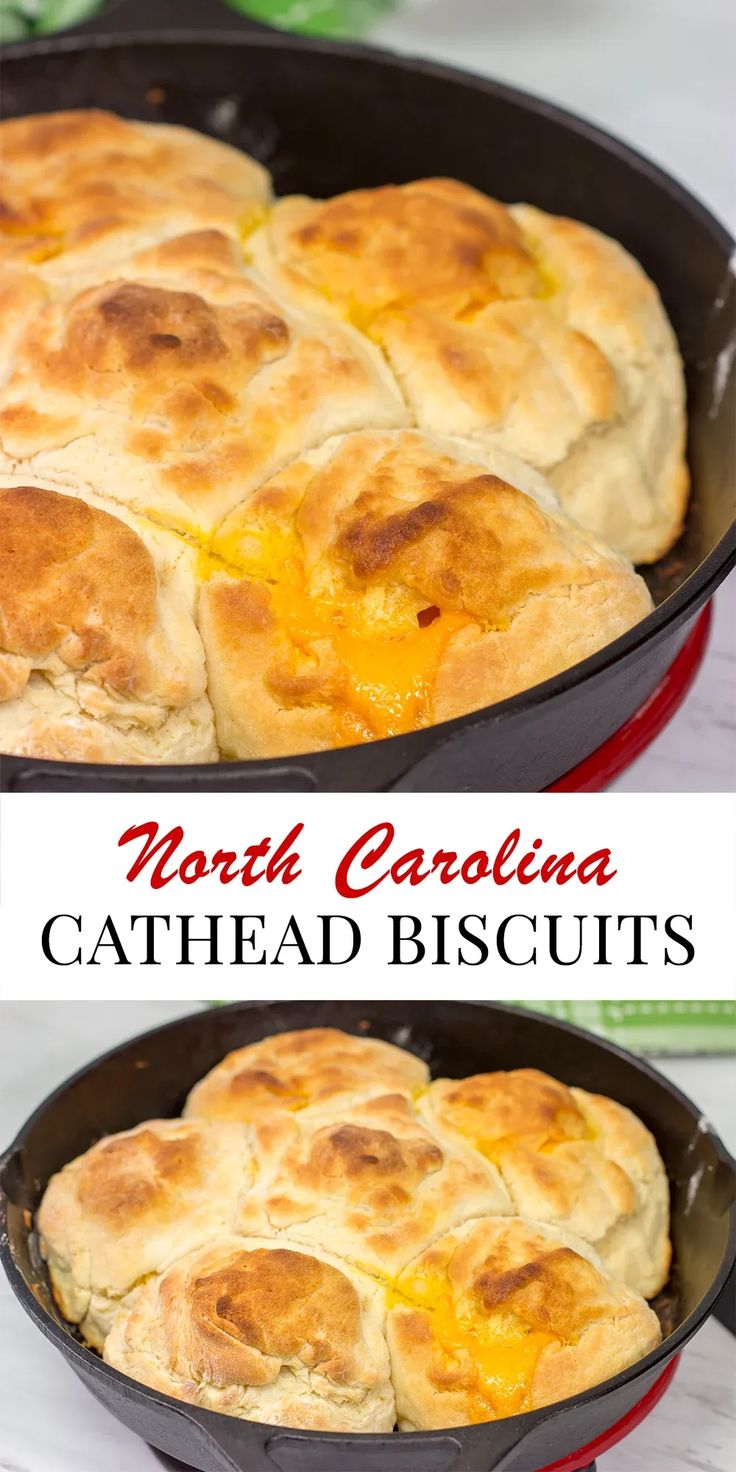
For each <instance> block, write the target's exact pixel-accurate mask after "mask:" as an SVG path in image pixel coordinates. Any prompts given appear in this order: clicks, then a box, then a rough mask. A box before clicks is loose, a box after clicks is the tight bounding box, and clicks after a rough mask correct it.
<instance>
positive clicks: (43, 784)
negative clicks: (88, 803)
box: [0, 756, 320, 793]
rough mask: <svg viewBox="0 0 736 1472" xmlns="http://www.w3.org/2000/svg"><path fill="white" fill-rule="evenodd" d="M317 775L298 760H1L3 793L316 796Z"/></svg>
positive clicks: (0, 787)
mask: <svg viewBox="0 0 736 1472" xmlns="http://www.w3.org/2000/svg"><path fill="white" fill-rule="evenodd" d="M319 786H320V784H319V781H318V779H317V776H316V775H315V773H314V772H313V771H312V770H311V769H310V768H308V767H306V766H301V765H299V764H297V763H296V762H285V763H283V764H281V765H279V764H276V763H274V764H271V763H270V762H264V763H260V762H253V763H251V764H250V765H249V767H248V768H246V769H242V768H241V769H240V770H239V771H237V772H235V771H234V770H233V769H232V768H231V767H230V766H229V764H228V763H227V762H211V763H208V764H207V765H201V766H195V767H114V766H109V767H103V766H93V765H85V764H84V763H83V762H45V761H31V762H26V761H25V760H24V759H23V758H22V757H10V756H6V757H3V756H0V792H144V793H145V792H157V793H158V792H176V793H181V792H316V791H318V790H319Z"/></svg>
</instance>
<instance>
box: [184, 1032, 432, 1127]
mask: <svg viewBox="0 0 736 1472" xmlns="http://www.w3.org/2000/svg"><path fill="white" fill-rule="evenodd" d="M428 1082H429V1070H428V1068H427V1065H426V1063H423V1062H422V1060H421V1059H420V1058H415V1056H414V1054H413V1053H408V1052H406V1050H405V1049H404V1048H398V1047H395V1046H394V1044H393V1043H384V1042H383V1041H382V1040H381V1039H380V1038H361V1037H354V1036H353V1035H352V1034H351V1033H344V1032H340V1030H339V1029H338V1028H334V1027H311V1028H305V1029H304V1030H302V1031H299V1032H280V1033H275V1034H274V1035H273V1037H267V1038H263V1039H262V1041H261V1042H259V1043H251V1044H249V1046H248V1047H247V1048H237V1049H236V1050H235V1051H234V1052H233V1053H228V1054H227V1056H226V1057H225V1058H223V1060H222V1062H221V1063H218V1064H217V1066H216V1067H215V1068H213V1069H211V1070H210V1072H209V1073H208V1074H205V1077H204V1078H203V1079H201V1080H200V1082H199V1083H198V1084H196V1085H195V1087H194V1088H193V1089H192V1091H191V1093H190V1095H189V1098H188V1099H187V1102H186V1104H185V1106H184V1113H185V1115H186V1116H187V1118H189V1119H218V1120H237V1121H240V1122H244V1123H252V1122H253V1121H254V1120H257V1119H258V1118H259V1116H261V1115H262V1114H263V1113H264V1112H265V1111H268V1112H273V1111H280V1112H287V1113H289V1112H293V1111H297V1110H300V1109H304V1108H307V1107H309V1106H315V1107H318V1108H320V1109H322V1110H328V1109H329V1110H332V1111H333V1112H334V1113H335V1114H336V1115H337V1116H338V1117H339V1115H340V1114H341V1111H342V1108H343V1105H344V1103H345V1100H346V1097H348V1096H350V1095H353V1096H354V1095H356V1094H357V1095H359V1096H360V1095H361V1094H366V1095H371V1094H374V1095H375V1094H385V1093H387V1092H391V1093H401V1094H405V1095H409V1096H410V1095H411V1094H412V1093H413V1092H415V1091H416V1090H419V1089H422V1088H424V1087H426V1085H427V1083H428Z"/></svg>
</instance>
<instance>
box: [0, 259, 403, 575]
mask: <svg viewBox="0 0 736 1472" xmlns="http://www.w3.org/2000/svg"><path fill="white" fill-rule="evenodd" d="M118 271H119V275H118V278H117V279H116V278H115V277H114V276H113V277H112V279H111V278H110V275H109V273H106V272H102V273H101V279H100V273H95V274H97V276H98V279H97V280H94V276H92V277H88V278H87V284H85V285H80V282H79V281H77V280H75V282H74V284H73V285H72V286H71V287H64V286H59V285H58V284H56V283H54V284H53V285H51V286H49V287H47V289H46V295H45V300H44V302H43V305H42V306H40V307H38V308H37V309H36V310H35V311H31V310H30V309H29V308H28V307H26V306H25V305H24V304H23V303H21V301H20V298H21V296H22V286H21V284H17V286H16V296H17V297H18V305H17V308H16V311H17V315H18V316H19V317H21V326H20V328H19V329H17V330H16V331H15V332H14V334H13V351H12V354H11V361H10V368H9V372H8V375H7V380H6V382H5V383H4V385H3V386H2V388H1V389H0V447H1V454H0V468H5V469H7V470H8V471H12V472H15V473H17V474H18V475H20V474H23V475H24V476H28V477H32V476H34V475H42V476H46V477H48V476H52V477H53V478H54V479H56V480H57V481H59V482H60V483H62V484H63V483H65V482H66V483H72V484H74V483H76V484H81V485H86V486H87V487H88V488H89V489H90V490H91V491H93V492H96V493H97V494H101V495H104V496H106V497H110V498H112V499H113V500H114V501H118V502H122V503H123V505H125V506H127V507H129V508H130V509H131V510H134V511H136V512H138V513H139V514H141V515H144V516H147V517H149V518H150V519H152V520H153V521H155V522H158V523H160V524H164V525H166V526H168V527H170V528H173V529H175V530H177V531H183V532H185V533H187V534H188V535H189V536H190V537H192V538H193V539H194V540H195V541H198V542H199V543H200V544H202V545H203V546H206V545H207V542H208V540H209V538H210V537H211V534H212V532H213V530H214V529H215V527H216V526H217V524H218V522H219V521H220V520H221V519H222V518H223V517H224V516H225V515H226V514H227V513H228V512H229V511H231V510H232V509H233V508H234V507H235V506H237V505H238V504H240V503H242V502H244V501H245V499H246V498H247V497H248V496H249V495H250V494H251V493H252V492H253V491H254V490H255V489H256V488H257V487H258V486H259V485H261V484H262V483H263V481H264V480H266V479H267V478H268V477H269V475H272V474H273V473H274V471H277V470H278V469H279V468H280V466H281V465H283V464H284V463H287V462H288V461H289V460H291V459H293V458H294V456H296V455H298V454H299V453H300V452H302V451H304V450H307V449H309V448H310V446H312V445H315V444H320V443H321V442H322V441H323V440H324V439H326V438H327V437H328V436H330V435H332V434H337V433H340V432H342V431H344V430H349V429H352V428H354V427H357V426H363V425H373V426H376V427H381V426H384V425H386V426H389V425H397V424H401V423H403V422H404V421H405V419H406V411H405V408H404V404H403V400H402V398H401V396H400V394H399V392H398V389H397V388H396V385H395V384H394V382H393V380H392V379H391V377H390V375H389V373H388V371H387V369H386V367H385V365H384V362H383V359H382V358H381V355H380V353H379V352H378V351H377V349H376V348H375V347H374V346H373V345H372V344H371V343H368V342H366V341H365V340H363V339H362V338H361V337H360V336H359V335H358V334H357V333H353V332H352V330H351V329H349V328H344V327H341V326H340V325H339V324H328V325H325V324H324V323H319V322H315V321H311V322H310V320H309V319H306V318H303V317H301V316H300V315H297V314H294V313H293V312H291V311H290V310H289V309H287V308H285V307H284V306H282V305H281V304H280V303H278V302H276V301H275V300H274V299H273V297H271V296H269V295H268V293H267V292H265V291H264V290H263V288H262V287H261V286H259V285H258V284H257V282H256V281H254V280H253V278H252V277H250V276H248V274H247V273H246V271H245V269H244V268H243V266H242V264H241V262H240V260H239V249H238V247H237V245H236V244H235V242H233V241H231V240H229V239H228V238H226V237H225V236H224V235H222V234H218V233H217V232H216V231H209V232H201V233H198V234H195V235H192V236H185V237H181V238H179V239H175V240H170V241H166V242H164V243H163V244H161V245H158V246H156V247H154V248H151V249H150V250H147V251H143V252H140V253H139V254H137V255H135V256H133V257H132V258H131V259H129V260H126V261H124V262H122V263H121V264H120V266H119V268H118Z"/></svg>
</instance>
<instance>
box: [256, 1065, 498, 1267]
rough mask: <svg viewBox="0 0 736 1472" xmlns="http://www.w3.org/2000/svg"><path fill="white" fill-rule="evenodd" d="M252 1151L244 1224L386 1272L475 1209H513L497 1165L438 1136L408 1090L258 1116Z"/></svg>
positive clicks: (476, 1213)
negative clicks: (252, 1180) (253, 1177)
mask: <svg viewBox="0 0 736 1472" xmlns="http://www.w3.org/2000/svg"><path fill="white" fill-rule="evenodd" d="M253 1151H254V1155H255V1159H256V1162H257V1171H258V1178H257V1182H256V1185H255V1188H254V1190H253V1191H252V1192H251V1193H250V1195H249V1196H248V1198H247V1200H246V1201H245V1203H244V1215H243V1216H241V1223H242V1222H245V1223H247V1228H246V1227H245V1226H243V1227H242V1228H241V1229H242V1230H246V1229H247V1230H248V1231H258V1230H260V1231H263V1230H264V1228H266V1229H267V1230H269V1231H276V1232H286V1233H287V1235H288V1236H289V1237H291V1238H292V1240H294V1241H297V1240H298V1241H303V1242H308V1243H317V1244H318V1245H319V1246H322V1247H324V1248H329V1250H330V1251H331V1252H334V1253H337V1254H338V1255H339V1256H340V1257H344V1258H347V1259H348V1260H349V1261H351V1262H353V1263H355V1265H356V1266H357V1267H360V1268H362V1269H363V1270H364V1271H365V1272H369V1273H372V1274H374V1275H378V1276H380V1277H384V1278H385V1277H389V1278H391V1277H394V1276H395V1274H396V1273H397V1272H399V1271H400V1270H401V1268H403V1267H405V1266H406V1264H407V1263H408V1262H410V1261H411V1259H412V1258H413V1257H416V1256H417V1254H418V1253H419V1252H422V1251H423V1250H424V1248H425V1247H428V1246H429V1244H430V1243H431V1242H433V1241H434V1240H435V1238H437V1237H440V1236H442V1234H443V1233H444V1232H447V1231H449V1230H450V1228H452V1227H455V1226H458V1225H459V1224H460V1223H461V1222H465V1221H467V1220H468V1219H469V1218H470V1217H476V1216H487V1215H492V1216H502V1215H503V1214H504V1213H506V1212H510V1211H511V1210H512V1206H511V1201H510V1198H509V1196H508V1194H507V1192H506V1190H505V1188H504V1186H503V1185H502V1183H501V1179H500V1176H499V1175H498V1172H497V1171H496V1169H495V1167H494V1166H493V1165H491V1164H490V1163H489V1162H487V1161H484V1160H481V1158H480V1157H479V1156H478V1155H477V1154H475V1153H474V1152H471V1151H468V1150H463V1149H461V1148H460V1149H455V1148H452V1147H448V1146H447V1145H446V1144H441V1143H440V1141H439V1140H438V1139H437V1137H436V1136H434V1135H432V1134H431V1133H430V1131H429V1130H427V1129H426V1128H425V1127H424V1126H423V1125H422V1124H420V1122H419V1120H418V1119H417V1116H416V1114H415V1112H414V1109H413V1107H412V1105H411V1103H410V1102H409V1100H408V1099H407V1098H406V1097H405V1096H404V1095H401V1094H388V1095H386V1094H383V1095H380V1096H379V1097H378V1098H375V1099H368V1100H361V1101H359V1102H353V1101H352V1100H351V1099H349V1098H347V1099H345V1101H344V1103H341V1105H340V1108H339V1111H337V1110H336V1108H335V1103H334V1101H333V1104H332V1108H331V1109H328V1110H327V1111H326V1112H323V1111H322V1110H320V1109H319V1107H318V1106H317V1107H314V1108H311V1109H304V1110H302V1111H301V1112H300V1113H298V1114H287V1113H275V1114H274V1113H266V1114H265V1115H264V1116H263V1117H261V1118H259V1117H258V1116H256V1119H255V1121H254V1125H253Z"/></svg>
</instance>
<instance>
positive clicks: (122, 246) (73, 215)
mask: <svg viewBox="0 0 736 1472" xmlns="http://www.w3.org/2000/svg"><path fill="white" fill-rule="evenodd" d="M0 160H1V168H0V262H2V263H3V264H4V265H8V264H11V263H18V262H23V263H27V264H30V265H34V266H36V267H37V268H38V269H39V270H40V271H41V272H42V273H43V274H45V275H49V276H50V275H61V274H65V273H67V272H70V271H74V270H77V269H79V268H85V267H87V266H88V265H89V263H90V262H94V263H95V264H97V265H101V264H103V263H108V264H109V263H112V262H114V261H119V260H120V259H121V257H122V256H123V255H125V254H129V253H130V251H131V250H135V249H138V248H140V246H142V245H146V244H150V243H152V242H154V241H156V240H163V239H165V238H166V237H167V236H169V235H177V234H181V233H182V232H183V231H185V230H191V229H196V228H198V227H200V226H206V227H210V228H215V229H220V230H226V231H228V233H230V234H232V235H233V237H234V238H236V239H237V238H238V237H239V236H240V234H241V233H247V232H248V231H249V230H251V229H252V228H253V225H254V224H255V223H256V222H257V221H258V219H259V218H260V216H261V215H262V213H263V211H264V208H265V207H266V205H267V204H268V203H269V201H270V197H271V184H270V179H269V176H268V174H267V172H266V170H265V169H264V168H262V167H261V165H260V164H258V163H256V161H255V159H252V158H249V157H248V155H247V154H245V153H241V152H240V150H239V149H236V148H230V147H229V146H228V145H227V144H225V143H220V142H218V141H217V140H216V139H214V138H208V137H206V136H205V135H204V134H202V133H195V132H193V131H191V130H190V129H189V128H180V127H176V126H173V125H171V124H169V123H139V122H129V121H128V120H127V119H125V118H120V117H116V116H115V115H114V114H113V113H108V112H97V111H94V110H92V109H90V110H86V111H85V110H80V111H78V112H57V113H43V114H38V115H36V116H30V117H24V118H13V119H9V120H7V121H6V122H3V123H2V124H1V125H0Z"/></svg>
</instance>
